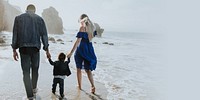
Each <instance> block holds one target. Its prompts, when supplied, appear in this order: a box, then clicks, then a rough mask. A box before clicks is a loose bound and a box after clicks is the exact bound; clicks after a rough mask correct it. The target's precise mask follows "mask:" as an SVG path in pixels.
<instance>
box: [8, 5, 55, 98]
mask: <svg viewBox="0 0 200 100" xmlns="http://www.w3.org/2000/svg"><path fill="white" fill-rule="evenodd" d="M40 40H42V43H43V49H44V50H45V51H46V55H47V58H50V57H51V55H50V53H49V50H48V46H49V44H48V35H47V30H46V26H45V23H44V20H43V19H42V18H41V17H40V16H38V15H36V14H35V6H34V5H32V4H30V5H28V6H27V9H26V13H24V14H21V15H19V16H16V17H15V21H14V27H13V37H12V44H11V46H12V48H13V58H14V60H16V61H18V58H19V57H18V53H17V51H16V49H18V48H19V53H20V58H21V68H22V71H23V81H24V86H25V89H26V94H27V97H28V99H29V100H33V99H34V98H35V95H36V92H37V81H38V69H39V62H40V48H41V41H40ZM30 70H31V76H30Z"/></svg>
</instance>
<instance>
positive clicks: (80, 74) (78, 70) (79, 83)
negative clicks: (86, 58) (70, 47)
mask: <svg viewBox="0 0 200 100" xmlns="http://www.w3.org/2000/svg"><path fill="white" fill-rule="evenodd" d="M77 80H78V88H79V89H80V90H81V82H82V73H81V69H80V68H77Z"/></svg>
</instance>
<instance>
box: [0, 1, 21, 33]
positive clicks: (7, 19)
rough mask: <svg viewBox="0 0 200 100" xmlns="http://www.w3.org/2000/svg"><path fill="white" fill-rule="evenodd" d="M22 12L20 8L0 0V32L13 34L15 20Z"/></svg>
mask: <svg viewBox="0 0 200 100" xmlns="http://www.w3.org/2000/svg"><path fill="white" fill-rule="evenodd" d="M20 13H21V11H20V10H19V8H18V7H16V6H13V5H10V4H9V3H8V2H6V1H4V0H0V31H8V32H11V31H12V29H13V23H14V19H15V17H16V16H17V15H19V14H20Z"/></svg>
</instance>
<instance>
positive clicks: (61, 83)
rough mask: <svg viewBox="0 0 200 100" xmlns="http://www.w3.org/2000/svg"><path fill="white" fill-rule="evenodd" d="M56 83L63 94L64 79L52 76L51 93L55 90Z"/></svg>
mask: <svg viewBox="0 0 200 100" xmlns="http://www.w3.org/2000/svg"><path fill="white" fill-rule="evenodd" d="M57 83H58V84H59V87H60V95H63V93H64V79H61V78H54V79H53V85H52V92H53V93H55V92H56V86H57Z"/></svg>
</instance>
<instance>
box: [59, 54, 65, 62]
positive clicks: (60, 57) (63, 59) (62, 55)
mask: <svg viewBox="0 0 200 100" xmlns="http://www.w3.org/2000/svg"><path fill="white" fill-rule="evenodd" d="M65 58H66V55H65V54H64V53H60V54H59V56H58V60H59V61H65Z"/></svg>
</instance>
